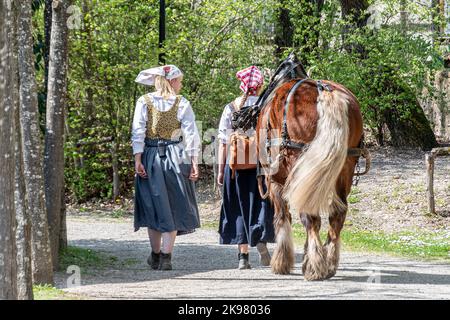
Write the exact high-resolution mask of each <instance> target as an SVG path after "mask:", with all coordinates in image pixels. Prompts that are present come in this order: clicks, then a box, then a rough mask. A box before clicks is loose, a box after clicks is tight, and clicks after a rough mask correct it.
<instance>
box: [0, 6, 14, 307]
mask: <svg viewBox="0 0 450 320" xmlns="http://www.w3.org/2000/svg"><path fill="white" fill-rule="evenodd" d="M15 5H16V2H14V1H12V0H0V141H1V144H0V195H1V196H0V221H1V223H0V300H12V299H17V260H16V241H15V224H16V222H15V206H14V198H15V195H14V189H15V178H14V173H15V150H14V143H15V141H14V140H15V139H14V136H15V135H14V132H15V121H14V112H15V110H14V108H15V106H16V102H14V101H13V99H14V97H17V95H14V94H11V93H12V92H13V90H14V87H15V86H14V84H13V82H14V76H13V75H14V74H15V73H17V70H14V67H15V63H14V54H13V50H14V45H13V42H14V41H15V39H14V35H15V32H14V31H13V32H11V31H12V30H15V28H16V22H17V20H16V19H17V14H16V8H15Z"/></svg>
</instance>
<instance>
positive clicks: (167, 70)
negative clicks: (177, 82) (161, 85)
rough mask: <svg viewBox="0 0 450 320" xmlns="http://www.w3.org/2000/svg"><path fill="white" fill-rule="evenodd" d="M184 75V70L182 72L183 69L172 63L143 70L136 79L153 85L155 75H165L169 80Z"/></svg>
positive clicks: (138, 81) (141, 82)
mask: <svg viewBox="0 0 450 320" xmlns="http://www.w3.org/2000/svg"><path fill="white" fill-rule="evenodd" d="M182 75H183V72H181V70H180V69H179V68H178V67H177V66H174V65H172V64H170V65H166V66H161V67H155V68H151V69H146V70H142V71H141V72H140V73H139V75H138V76H137V78H136V80H135V81H136V82H137V83H140V84H144V85H147V86H152V85H154V84H155V76H163V77H165V78H166V79H167V80H172V79H175V78H178V77H181V76H182Z"/></svg>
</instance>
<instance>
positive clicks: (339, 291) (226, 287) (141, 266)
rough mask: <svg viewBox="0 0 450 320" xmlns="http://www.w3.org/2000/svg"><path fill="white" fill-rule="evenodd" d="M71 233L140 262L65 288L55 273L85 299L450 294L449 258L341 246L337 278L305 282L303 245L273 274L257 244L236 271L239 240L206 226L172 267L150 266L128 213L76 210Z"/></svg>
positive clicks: (183, 242) (179, 250) (72, 238)
mask: <svg viewBox="0 0 450 320" xmlns="http://www.w3.org/2000/svg"><path fill="white" fill-rule="evenodd" d="M68 238H69V245H73V246H79V247H83V248H90V249H93V250H97V251H102V252H105V253H108V254H111V255H113V256H116V257H117V258H118V259H119V261H130V259H132V260H135V262H136V263H134V264H129V263H124V264H122V266H121V267H117V268H116V269H114V270H97V271H93V270H89V272H88V273H85V271H86V270H81V286H79V287H73V288H66V287H67V285H66V283H67V277H69V275H67V274H64V273H58V274H57V276H56V278H57V286H58V288H63V289H64V291H66V292H69V293H73V294H77V295H81V296H82V297H84V298H87V299H450V264H446V263H437V262H419V261H413V260H407V259H402V258H394V257H390V256H384V255H375V254H370V255H369V254H359V253H347V252H344V253H343V254H342V258H341V265H340V268H339V270H338V272H337V275H336V276H335V277H334V278H332V279H331V280H327V281H320V282H306V281H304V280H303V276H302V274H301V266H300V261H301V253H302V250H301V249H300V248H297V249H296V265H295V271H294V273H293V274H291V275H288V276H279V275H274V274H272V273H271V271H270V268H268V267H260V266H258V262H257V253H256V252H255V251H254V250H253V251H251V254H250V262H251V264H252V266H253V269H252V270H245V271H239V270H237V269H236V266H237V261H236V260H237V257H236V256H237V254H236V248H235V246H220V245H218V235H217V233H216V232H215V231H213V230H208V229H200V230H198V231H197V232H195V233H193V234H189V235H185V236H181V237H178V238H177V245H176V248H175V252H174V258H173V265H174V270H172V271H166V272H162V271H153V270H150V269H149V267H148V266H147V264H146V263H145V260H146V258H147V255H148V253H149V244H148V239H147V234H146V231H145V230H140V231H139V232H136V233H134V232H133V229H132V221H131V219H129V218H128V219H122V220H119V221H118V220H117V219H116V220H113V219H104V218H102V219H98V218H97V219H94V218H85V217H81V218H80V217H78V218H73V217H72V218H69V219H68ZM269 249H270V251H272V250H273V245H272V246H270V247H269ZM119 265H120V264H119ZM370 280H373V281H370ZM378 280H379V281H378ZM368 281H369V282H368ZM377 282H379V283H377Z"/></svg>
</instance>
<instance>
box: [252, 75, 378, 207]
mask: <svg viewBox="0 0 450 320" xmlns="http://www.w3.org/2000/svg"><path fill="white" fill-rule="evenodd" d="M307 80H311V79H309V78H305V79H300V80H297V82H296V83H295V84H294V85H293V86H292V88H291V89H290V90H289V93H288V97H287V99H286V102H285V105H284V109H283V125H282V132H281V143H280V152H279V154H278V155H277V158H276V162H274V163H272V159H271V155H270V149H271V147H272V142H273V141H274V140H272V139H271V138H270V137H269V132H270V130H271V126H270V110H269V112H268V113H267V127H266V137H267V138H266V145H265V148H266V152H267V155H268V160H269V161H268V167H269V170H270V169H271V168H272V167H273V165H274V164H276V165H279V164H280V163H281V162H282V160H283V159H284V157H285V155H286V152H287V151H288V150H289V149H294V150H298V151H300V152H302V151H305V150H306V149H307V148H308V146H309V144H307V143H303V142H295V141H292V140H291V139H290V137H289V131H288V125H287V114H288V111H289V104H290V102H291V100H292V99H293V96H294V94H295V92H296V90H297V89H298V88H299V87H300V86H301V85H302V84H303V83H304V82H305V81H307ZM315 82H316V85H317V90H318V92H319V95H320V94H321V93H322V91H328V92H332V91H333V89H332V88H331V87H330V86H329V85H328V84H325V83H323V82H322V80H317V81H315ZM275 140H276V141H279V139H275ZM348 157H357V158H358V160H357V163H356V172H355V176H354V180H353V185H354V186H356V185H357V184H358V182H359V179H360V176H362V175H365V174H367V172H368V171H369V168H370V153H369V151H368V150H367V149H366V148H365V143H364V135H363V137H362V138H361V141H360V143H359V145H358V147H357V148H349V149H348ZM360 157H363V158H365V159H366V168H365V170H364V172H361V171H360V165H359V160H360ZM269 173H270V172H269ZM262 176H263V174H262V173H261V165H260V161H259V160H258V161H257V180H258V188H259V192H260V194H261V197H262V198H263V199H266V198H267V197H268V196H269V194H270V182H271V179H269V180H268V186H267V191H266V192H263V188H262Z"/></svg>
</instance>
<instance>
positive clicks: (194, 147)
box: [178, 98, 201, 157]
mask: <svg viewBox="0 0 450 320" xmlns="http://www.w3.org/2000/svg"><path fill="white" fill-rule="evenodd" d="M178 120H179V121H180V122H181V131H182V132H183V135H184V138H185V146H186V149H185V151H186V153H187V154H188V156H190V157H192V156H198V154H199V151H200V147H201V140H200V134H199V132H198V128H197V124H196V123H195V114H194V111H193V110H192V107H191V104H190V102H189V101H187V100H186V99H185V98H182V101H181V102H180V108H179V112H178Z"/></svg>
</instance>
